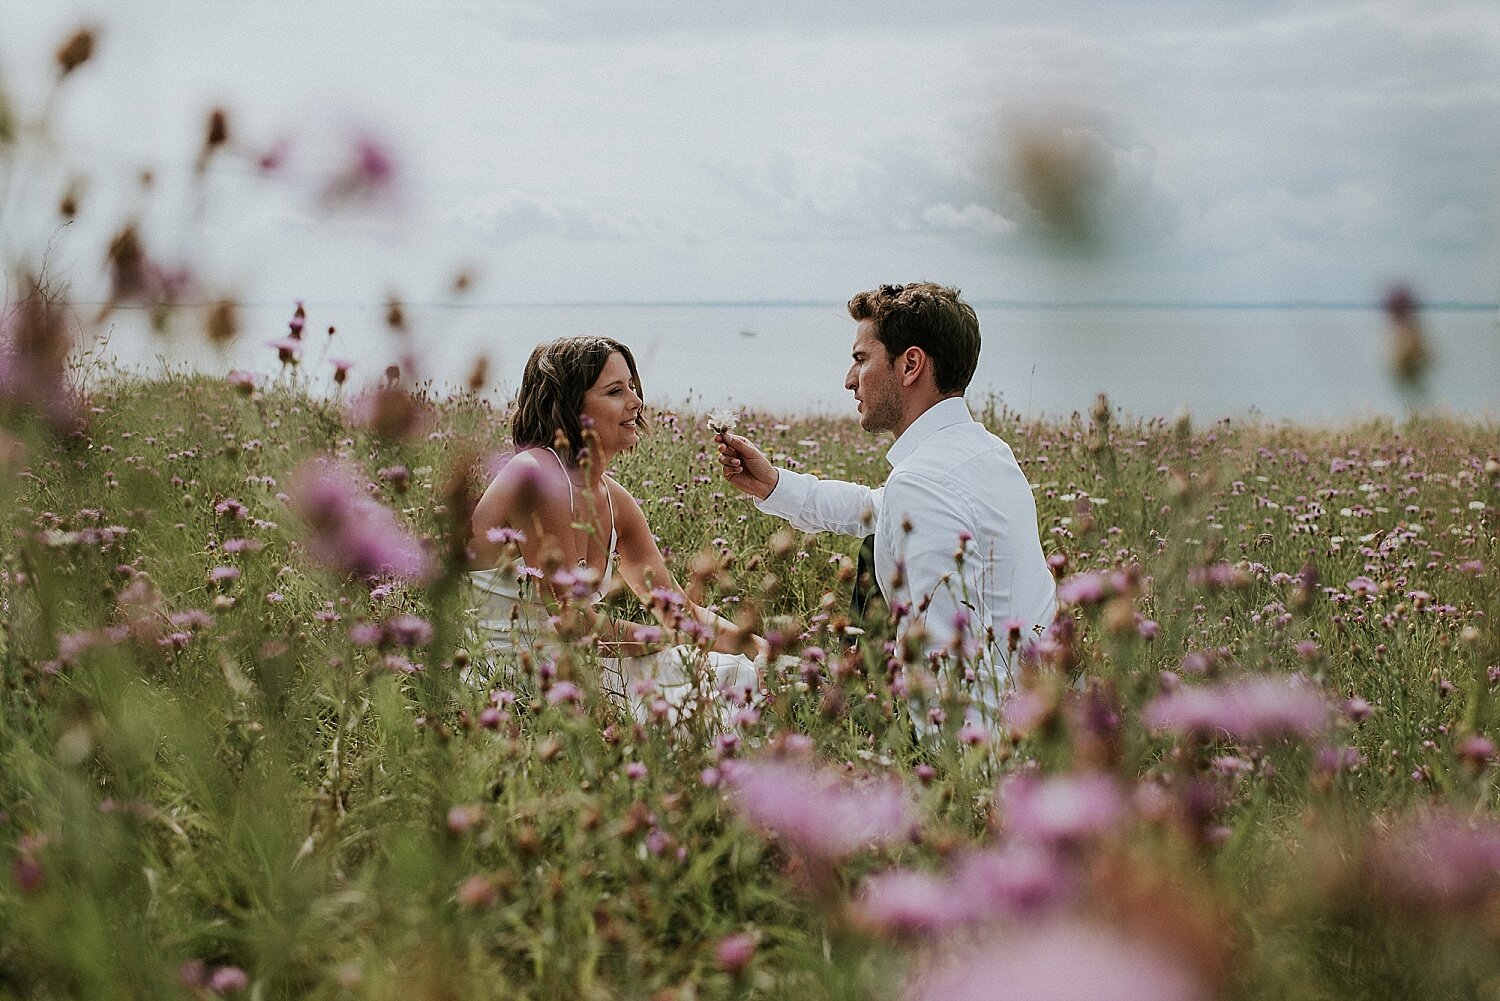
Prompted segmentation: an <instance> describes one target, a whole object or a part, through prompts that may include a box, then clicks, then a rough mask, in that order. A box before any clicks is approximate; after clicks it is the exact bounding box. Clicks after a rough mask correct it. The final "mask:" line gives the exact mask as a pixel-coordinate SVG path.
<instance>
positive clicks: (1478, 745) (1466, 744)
mask: <svg viewBox="0 0 1500 1001" xmlns="http://www.w3.org/2000/svg"><path fill="white" fill-rule="evenodd" d="M1455 750H1456V751H1457V752H1458V757H1459V760H1461V761H1462V762H1464V764H1466V765H1469V766H1471V767H1473V768H1483V767H1484V766H1485V765H1487V764H1489V763H1490V762H1491V761H1494V760H1495V754H1496V748H1495V742H1494V741H1493V740H1491V739H1490V738H1488V737H1486V736H1485V735H1484V734H1482V733H1471V734H1469V735H1468V736H1467V737H1464V738H1463V739H1462V740H1460V741H1459V742H1458V746H1457V747H1456V748H1455Z"/></svg>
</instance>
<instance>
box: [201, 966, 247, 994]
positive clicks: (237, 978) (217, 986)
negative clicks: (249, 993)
mask: <svg viewBox="0 0 1500 1001" xmlns="http://www.w3.org/2000/svg"><path fill="white" fill-rule="evenodd" d="M249 986H250V976H249V974H247V973H246V972H245V971H244V970H242V969H240V968H239V967H238V966H220V967H218V968H216V969H215V970H214V972H213V973H211V974H209V977H208V989H209V990H211V991H213V992H214V993H215V994H235V993H238V992H239V991H242V990H244V989H245V988H246V987H249Z"/></svg>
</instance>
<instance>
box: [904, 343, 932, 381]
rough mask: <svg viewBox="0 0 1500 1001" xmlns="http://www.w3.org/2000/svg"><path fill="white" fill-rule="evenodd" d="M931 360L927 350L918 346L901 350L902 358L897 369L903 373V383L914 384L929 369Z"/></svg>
mask: <svg viewBox="0 0 1500 1001" xmlns="http://www.w3.org/2000/svg"><path fill="white" fill-rule="evenodd" d="M930 364H931V362H930V360H929V359H928V357H927V352H926V351H923V350H922V349H921V348H918V347H910V348H907V349H906V350H905V351H903V352H901V360H900V363H899V364H898V366H897V371H898V372H899V373H900V375H901V385H903V386H914V385H916V384H917V381H918V380H919V379H921V378H922V373H923V372H925V371H927V369H928V367H929V365H930Z"/></svg>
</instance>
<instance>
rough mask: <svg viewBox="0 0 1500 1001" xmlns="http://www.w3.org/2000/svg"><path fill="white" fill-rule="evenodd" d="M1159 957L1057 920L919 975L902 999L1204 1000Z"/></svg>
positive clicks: (1133, 942)
mask: <svg viewBox="0 0 1500 1001" xmlns="http://www.w3.org/2000/svg"><path fill="white" fill-rule="evenodd" d="M1210 996H1211V995H1210V993H1209V992H1208V991H1207V990H1206V989H1205V988H1204V986H1203V985H1202V984H1201V983H1199V982H1198V980H1197V978H1196V977H1195V976H1194V975H1193V974H1192V973H1191V972H1189V971H1188V970H1186V969H1184V968H1183V967H1182V966H1181V965H1180V964H1179V963H1177V962H1175V961H1174V960H1173V959H1172V958H1170V957H1169V956H1168V955H1167V954H1165V953H1164V952H1162V951H1161V950H1159V949H1157V948H1155V947H1153V946H1152V945H1151V944H1150V943H1147V942H1145V941H1141V940H1137V939H1130V938H1126V937H1125V936H1123V935H1121V934H1120V933H1119V932H1116V931H1114V930H1112V929H1108V928H1105V927H1103V926H1098V925H1091V924H1085V923H1082V922H1075V921H1057V922H1052V923H1050V924H1046V925H1043V926H1042V927H1040V928H1031V929H1026V930H1024V931H1019V932H1017V933H1016V934H1013V935H1005V936H1001V937H994V938H990V939H989V940H987V941H985V942H984V943H982V944H979V945H977V946H975V947H973V948H971V949H970V950H968V951H966V952H963V953H960V954H959V955H958V956H957V957H955V958H954V959H953V960H952V961H950V962H949V963H947V964H945V965H943V966H939V967H937V968H935V969H933V970H930V971H927V972H925V973H924V974H922V975H921V976H919V978H918V979H917V980H916V981H915V982H914V983H912V984H911V986H910V989H909V991H908V994H907V997H908V998H909V999H910V1001H1012V999H1014V1001H1097V999H1099V998H1110V999H1112V1001H1207V999H1208V998H1209V997H1210Z"/></svg>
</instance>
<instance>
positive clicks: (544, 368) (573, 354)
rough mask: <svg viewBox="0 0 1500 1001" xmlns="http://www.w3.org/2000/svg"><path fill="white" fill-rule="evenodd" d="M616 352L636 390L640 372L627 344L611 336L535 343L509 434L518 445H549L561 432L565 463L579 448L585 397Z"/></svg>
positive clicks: (575, 456) (573, 460) (574, 460)
mask: <svg viewBox="0 0 1500 1001" xmlns="http://www.w3.org/2000/svg"><path fill="white" fill-rule="evenodd" d="M617 351H618V352H619V353H620V354H621V355H622V356H624V358H625V364H626V365H628V366H629V367H630V378H631V379H632V380H634V381H635V392H636V395H638V396H639V395H640V392H641V377H640V374H639V373H638V372H637V371H636V368H635V356H634V355H632V354H631V353H630V349H629V348H627V347H626V346H625V345H623V344H621V343H620V342H619V341H616V340H613V339H612V338H609V337H563V338H560V339H559V340H555V341H547V342H546V343H544V344H538V345H537V346H536V349H535V350H534V351H532V352H531V357H530V358H529V359H527V361H526V371H525V372H524V373H523V374H522V376H521V391H520V393H518V394H517V395H516V412H515V416H514V417H513V418H511V429H510V436H511V440H512V441H513V442H515V446H516V449H517V450H518V451H519V450H520V449H523V448H552V447H553V446H554V444H555V443H556V442H557V440H558V438H559V436H561V437H562V438H565V439H566V440H567V446H568V447H567V454H565V455H563V456H562V459H563V461H564V462H566V463H568V464H569V465H576V464H577V463H578V455H579V453H580V452H582V451H583V420H582V416H583V396H584V394H585V393H587V392H588V391H589V387H590V386H592V385H593V384H594V383H595V382H597V381H599V373H600V372H602V371H604V365H605V363H606V362H608V361H609V356H610V355H612V354H614V353H615V352H617Z"/></svg>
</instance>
